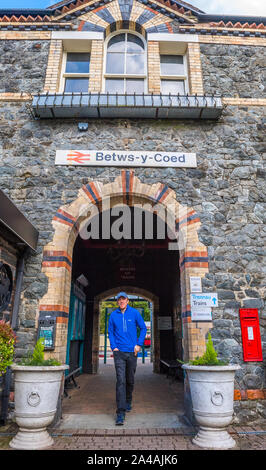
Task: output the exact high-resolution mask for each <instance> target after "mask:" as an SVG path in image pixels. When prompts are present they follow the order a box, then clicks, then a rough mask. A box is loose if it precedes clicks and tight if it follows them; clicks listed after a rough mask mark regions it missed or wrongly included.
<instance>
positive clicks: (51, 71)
mask: <svg viewBox="0 0 266 470" xmlns="http://www.w3.org/2000/svg"><path fill="white" fill-rule="evenodd" d="M62 57H63V47H62V41H61V40H55V39H53V40H51V44H50V51H49V57H48V63H47V69H46V76H45V84H44V91H49V92H50V93H55V92H57V91H59V85H60V73H61V66H62Z"/></svg>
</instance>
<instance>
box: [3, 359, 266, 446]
mask: <svg viewBox="0 0 266 470" xmlns="http://www.w3.org/2000/svg"><path fill="white" fill-rule="evenodd" d="M77 384H78V388H72V389H71V390H68V393H69V395H68V397H66V398H64V400H63V419H62V420H61V422H60V424H59V426H57V427H56V428H53V429H52V430H50V433H51V435H52V436H53V439H54V445H53V446H52V447H50V448H49V450H86V451H96V450H108V451H114V450H127V451H134V450H139V451H141V450H161V451H167V450H171V451H175V450H189V451H192V450H202V449H200V448H199V447H198V446H196V445H194V444H192V442H191V440H192V438H193V436H194V435H195V434H196V432H197V429H196V428H194V427H192V426H189V425H188V424H187V423H186V421H184V419H183V414H184V410H183V384H182V382H179V381H172V380H171V379H167V378H166V376H165V375H162V374H153V373H152V365H151V364H150V363H146V364H142V363H141V359H139V362H138V366H137V372H136V376H135V389H134V401H133V406H134V408H133V410H132V411H131V412H130V413H127V415H126V422H125V424H124V426H121V427H118V426H115V421H114V419H115V371H114V367H113V362H112V360H111V361H110V360H109V361H108V364H103V363H101V365H100V370H99V374H98V375H87V374H84V375H82V376H80V377H78V378H77ZM16 430H17V426H16V424H14V423H12V424H11V425H8V426H6V427H5V428H4V427H0V449H1V450H11V449H10V448H9V446H8V443H9V441H10V440H11V438H12V436H13V435H14V434H15V433H16ZM229 432H230V434H231V435H232V437H233V438H234V439H235V441H236V446H235V447H234V448H233V449H232V450H265V449H266V426H265V427H262V426H249V427H245V428H242V427H239V426H238V427H230V428H229Z"/></svg>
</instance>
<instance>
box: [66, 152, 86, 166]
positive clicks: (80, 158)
mask: <svg viewBox="0 0 266 470" xmlns="http://www.w3.org/2000/svg"><path fill="white" fill-rule="evenodd" d="M70 152H72V153H68V154H67V157H70V158H67V160H69V161H71V160H72V161H74V162H77V163H84V162H85V161H86V160H89V161H90V154H89V153H82V152H79V151H78V150H70ZM86 157H89V158H86Z"/></svg>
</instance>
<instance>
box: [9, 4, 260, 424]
mask: <svg viewBox="0 0 266 470" xmlns="http://www.w3.org/2000/svg"><path fill="white" fill-rule="evenodd" d="M240 13H241V12H240ZM119 34H131V37H132V36H134V37H136V38H137V39H136V41H137V42H138V41H139V40H141V41H142V42H143V44H144V54H145V59H144V60H145V64H146V67H145V69H143V73H142V75H141V79H142V80H143V84H141V86H143V87H144V88H143V93H144V94H143V96H144V95H145V96H149V97H152V99H154V100H156V99H157V98H158V97H159V99H160V100H163V99H166V98H162V95H164V96H165V97H167V95H168V93H167V92H165V91H163V90H165V88H164V89H163V85H164V86H166V87H167V84H165V82H166V81H167V80H168V85H169V79H171V80H172V82H171V85H172V84H173V83H174V82H176V86H177V88H176V90H177V92H176V93H173V94H174V95H175V96H176V99H178V100H179V101H177V102H176V104H175V105H174V106H173V105H172V104H171V97H170V104H169V101H168V105H167V106H166V105H165V104H164V102H163V101H161V103H162V104H160V105H158V104H157V105H155V104H154V105H153V102H152V105H151V106H150V107H149V112H148V114H147V113H146V114H145V112H146V111H145V110H146V108H145V106H143V104H142V105H140V106H137V105H136V104H132V102H131V104H128V102H127V104H126V105H125V106H124V108H123V109H122V108H121V106H118V105H117V102H115V104H113V108H112V113H113V114H112V113H111V114H109V115H108V113H107V114H106V109H107V108H106V106H104V105H101V104H100V101H98V104H97V106H95V105H92V103H93V97H94V98H95V97H97V99H98V100H100V98H99V97H101V96H102V97H103V96H106V90H107V86H109V85H107V82H108V80H112V79H113V80H115V79H118V78H119V73H118V72H117V71H116V72H115V73H113V74H110V75H108V73H106V68H105V67H106V58H107V54H108V48H107V47H108V46H107V44H108V41H109V40H110V38H115V37H116V36H117V35H119ZM114 44H115V41H114ZM265 44H266V42H265V21H264V19H263V18H253V19H251V18H247V17H237V18H234V17H230V18H227V17H221V16H219V15H206V14H204V13H203V12H201V11H200V10H198V9H197V8H194V7H193V6H192V5H189V4H187V3H185V2H179V1H169V0H167V1H165V0H149V1H146V0H145V1H144V0H108V1H107V0H105V1H103V2H95V1H88V0H73V1H72V2H67V1H63V2H60V3H58V4H57V5H54V6H53V7H50V8H48V9H46V10H40V11H22V12H21V14H18V12H16V15H14V14H12V12H11V11H2V13H1V11H0V58H1V59H0V60H1V71H0V112H1V118H0V136H1V142H0V145H1V147H0V154H1V167H0V175H1V189H2V190H3V191H4V192H5V194H6V195H8V196H9V197H10V198H11V199H12V201H14V203H15V204H16V206H17V207H18V208H19V209H20V210H21V211H22V212H23V213H24V214H25V216H26V217H27V218H28V219H29V221H30V222H31V223H32V224H33V225H34V226H35V227H36V228H37V230H38V232H39V240H38V246H37V251H36V253H29V254H28V256H27V259H26V261H25V269H24V279H23V289H22V294H21V301H20V311H19V329H18V331H17V336H18V344H17V348H16V356H17V357H18V358H19V357H21V356H22V355H25V353H27V351H28V350H29V349H31V348H32V347H33V345H34V343H35V341H36V333H37V329H38V321H39V319H40V318H43V317H45V315H48V314H49V315H52V316H53V317H54V318H55V319H56V338H55V348H54V350H53V351H52V352H51V353H49V352H47V355H49V354H52V355H53V356H56V357H58V358H59V359H61V360H62V361H65V360H66V345H67V336H68V314H69V308H70V290H71V283H72V282H73V267H74V256H75V255H74V253H75V247H76V246H77V243H76V241H77V237H78V233H79V227H80V224H81V223H82V222H83V221H84V217H85V216H84V213H85V214H88V213H89V212H90V210H91V207H92V206H93V205H94V206H97V207H100V206H101V204H102V202H103V200H104V198H106V197H109V198H110V201H111V207H113V205H114V204H117V203H119V204H128V205H129V206H131V207H134V205H136V204H144V203H151V204H152V205H153V204H154V203H155V202H156V203H160V204H162V206H164V207H168V206H171V205H172V206H173V207H175V208H176V209H177V211H178V214H179V217H178V219H176V227H177V228H178V230H179V232H180V234H181V235H182V236H183V232H184V234H185V235H184V236H185V237H186V243H185V246H184V247H183V248H182V249H181V250H180V252H179V254H178V255H177V254H176V253H175V254H173V257H174V256H176V271H175V270H174V269H173V273H175V274H173V276H172V278H173V279H175V280H176V288H175V287H172V292H171V296H172V298H173V300H172V301H171V302H172V303H171V304H170V303H169V304H167V306H166V307H165V308H166V309H167V308H168V309H171V314H172V318H173V319H175V320H176V321H175V322H174V330H173V337H171V342H174V341H175V339H177V337H178V338H180V337H181V336H182V347H181V349H182V357H179V358H180V359H185V360H187V359H192V358H195V357H196V356H198V355H200V354H202V353H203V352H204V349H205V340H206V334H207V332H208V331H209V330H210V331H211V334H212V338H213V341H214V345H215V347H216V349H217V351H218V353H219V356H220V357H221V358H229V360H230V362H233V363H235V362H236V363H239V364H241V366H242V368H241V370H240V372H238V373H237V374H236V383H235V412H236V415H235V422H236V423H250V422H254V421H255V422H260V421H261V420H262V419H264V418H265V407H264V405H265V401H264V399H265V377H264V375H265V371H264V367H263V366H264V364H263V361H261V360H258V361H257V360H256V361H254V360H253V361H244V360H243V341H242V334H241V324H240V315H239V310H240V309H241V308H244V309H256V310H258V316H259V326H260V335H261V343H262V346H264V348H265V168H264V166H263V150H264V143H263V140H264V135H265V134H264V132H265V128H264V127H263V125H264V111H265V104H266V99H265V94H264V93H265V91H264V83H263V64H264V61H265V52H264V51H265ZM80 53H83V54H86V53H88V54H90V59H89V60H90V69H89V73H87V72H83V73H79V75H73V70H72V73H71V72H70V73H67V67H66V64H67V61H68V56H67V54H72V57H73V55H74V54H80ZM162 56H166V57H168V59H167V60H168V62H166V63H169V61H170V63H171V60H173V57H174V56H177V57H182V58H183V59H182V64H183V68H182V70H181V69H180V68H179V69H178V72H175V73H174V74H171V73H170V74H168V73H167V72H166V73H163V72H162V70H163V68H162V63H163V62H162V58H161V57H162ZM171 58H172V59H171ZM180 70H181V72H180ZM168 75H171V76H170V77H169V76H168ZM120 78H121V77H120ZM139 78H140V77H139V76H138V74H136V73H132V74H131V75H130V74H129V77H128V76H126V75H124V76H123V80H130V79H131V80H133V81H134V80H135V82H136V81H137V79H139ZM71 79H72V80H75V79H77V80H81V79H83V82H82V83H83V84H85V86H87V89H86V90H85V91H84V89H82V90H80V91H82V92H83V96H81V94H80V92H79V90H78V89H77V88H72V91H74V95H73V94H71V93H72V91H71V92H70V94H68V92H66V91H65V89H66V88H64V87H66V86H67V85H66V83H67V80H70V82H69V83H71ZM86 80H87V85H86V83H85V82H86ZM69 86H70V87H71V86H73V82H72V85H71V84H70V85H69ZM77 86H79V84H77ZM82 86H83V85H82ZM119 86H120V85H119ZM126 86H128V85H127V84H126ZM136 86H137V85H136ZM74 87H75V85H74ZM105 87H106V88H105ZM180 87H181V88H180ZM182 87H183V88H182ZM109 90H110V89H109ZM180 90H181V92H180ZM116 91H117V90H116V89H115V91H114V93H113V96H116ZM126 91H127V89H126ZM178 93H179V95H178ZM130 94H131V96H133V97H134V92H131V93H130V91H129V92H128V95H130ZM161 94H162V95H161ZM111 95H112V90H111V92H110V96H111ZM124 95H125V93H124ZM141 95H142V92H141V93H140V96H141ZM69 96H70V97H72V102H71V105H69V102H68V105H65V102H64V97H69ZM76 97H78V99H79V100H80V101H79V105H76V107H75V98H76ZM84 97H85V98H86V97H87V100H88V101H87V102H86V103H85V104H84V103H83V101H82V99H84ZM177 97H178V98H177ZM181 97H182V99H181ZM168 98H169V97H167V99H168ZM207 98H209V101H207ZM73 100H74V102H73ZM204 100H205V101H204ZM195 103H197V104H196V105H195ZM153 108H156V113H155V114H154V115H153V114H149V113H151V109H153ZM166 108H167V111H165V109H166ZM195 109H196V111H197V112H196V113H194V114H193V112H194V111H195ZM95 110H96V111H95ZM94 111H95V113H96V115H95V117H93V114H91V115H90V112H91V113H93V112H94ZM178 112H179V114H178ZM86 113H87V114H86ZM97 113H98V114H97ZM171 113H172V114H171ZM175 113H177V114H175ZM132 116H133V118H132ZM160 116H161V117H160ZM80 122H82V123H85V124H87V127H86V130H85V131H84V132H82V131H80V127H79V126H78V123H80ZM70 149H75V151H80V152H82V151H84V150H85V149H87V150H88V149H97V150H101V149H106V150H109V151H110V153H111V152H112V151H114V150H115V149H120V151H123V152H130V151H137V150H141V151H142V152H158V153H161V154H166V155H167V154H169V152H172V153H173V152H177V153H182V152H183V153H184V152H185V153H195V154H196V160H197V165H196V167H191V168H189V167H173V166H164V167H145V166H138V167H135V168H133V167H130V165H128V166H124V167H123V166H116V165H113V166H111V165H108V166H106V165H105V166H104V165H103V166H86V165H55V155H56V151H57V150H70ZM84 208H85V209H84ZM101 210H102V209H100V211H101ZM84 211H85V212H84ZM86 217H88V215H86ZM86 217H85V219H86ZM92 248H93V247H92ZM1 249H2V250H3V249H4V248H1ZM78 253H79V255H78V256H82V252H81V251H79V252H78ZM90 253H91V254H92V252H90ZM95 253H96V251H95V252H94V254H95ZM168 255H169V253H168ZM95 256H96V254H95ZM154 256H155V255H154ZM162 256H163V255H162ZM165 259H166V258H165ZM167 259H168V258H167ZM96 261H97V260H96ZM96 261H95V262H96ZM159 262H161V261H158V263H159ZM171 262H172V261H171ZM75 263H77V257H76V258H75ZM103 263H104V261H103ZM169 263H170V261H169ZM166 264H167V263H166ZM93 266H94V265H93ZM103 266H104V264H102V265H101V267H103ZM94 269H96V268H95V266H94ZM152 269H155V270H156V269H157V270H160V265H159V264H158V265H157V266H154V265H153V268H152ZM164 269H165V273H166V276H167V269H166V267H165V268H164ZM177 272H178V273H177ZM149 276H153V273H152V272H151V273H150V274H149ZM175 276H177V277H176V278H175ZM192 276H198V277H200V278H201V280H202V289H203V292H216V293H217V294H218V300H219V304H218V307H215V308H213V309H212V320H209V321H193V319H192V315H191V305H190V303H191V302H190V294H191V291H190V277H192ZM99 277H100V275H99ZM144 277H145V276H144V275H143V279H142V281H141V282H139V283H138V278H136V279H135V280H134V282H133V283H130V282H122V281H121V280H120V281H113V284H112V281H110V282H105V283H102V285H100V283H99V287H98V288H97V289H96V288H95V290H94V291H93V290H92V291H89V290H88V292H87V298H88V300H89V303H88V307H87V317H90V318H91V320H87V322H86V328H87V330H86V331H87V333H88V334H90V338H91V339H90V342H89V343H88V344H87V346H85V351H87V353H88V356H90V361H89V362H90V364H89V365H88V366H87V372H90V373H91V372H92V373H96V372H97V354H98V349H97V347H98V346H97V345H98V342H99V339H98V322H97V315H98V307H97V305H98V304H97V302H96V300H95V299H97V301H100V300H101V299H103V298H106V296H108V295H109V294H110V293H113V292H114V291H115V290H116V289H117V288H118V287H124V288H127V289H128V290H129V291H132V293H133V292H134V293H139V294H141V293H142V294H143V296H144V297H146V298H149V300H151V301H152V302H153V303H154V315H155V316H156V315H158V316H164V315H166V313H165V312H162V307H160V305H164V303H163V302H164V299H162V298H161V297H163V294H160V292H158V288H157V290H156V292H155V291H153V290H152V285H151V286H150V287H148V286H149V282H148V281H146V282H145V279H144ZM171 282H172V281H171ZM171 282H170V280H169V285H170V284H171ZM158 283H160V281H158ZM171 285H172V284H171ZM165 289H166V290H165V292H167V288H166V287H165ZM167 295H168V294H167ZM160 296H161V297H160ZM158 299H159V300H158ZM89 332H90V333H89ZM154 333H155V344H154V349H155V370H156V371H157V372H158V371H159V359H160V357H163V356H164V354H165V355H166V356H167V353H168V351H167V346H166V345H165V344H166V343H167V342H168V339H167V338H166V339H165V338H164V337H163V334H164V333H163V332H160V331H155V332H154ZM171 334H172V333H171ZM175 335H176V336H175ZM86 347H87V349H86ZM173 350H174V351H175V352H176V349H175V345H173ZM164 351H165V353H164ZM263 351H265V349H263ZM173 354H174V356H173V358H175V357H176V356H175V353H173Z"/></svg>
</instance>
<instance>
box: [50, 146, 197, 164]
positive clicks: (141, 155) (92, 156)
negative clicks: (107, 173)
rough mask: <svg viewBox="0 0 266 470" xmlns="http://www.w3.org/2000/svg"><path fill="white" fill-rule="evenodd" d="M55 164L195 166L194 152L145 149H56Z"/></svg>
mask: <svg viewBox="0 0 266 470" xmlns="http://www.w3.org/2000/svg"><path fill="white" fill-rule="evenodd" d="M55 165H81V166H123V167H125V166H129V167H138V166H141V167H179V168H184V167H187V168H195V167H196V166H197V161H196V154H195V153H184V152H167V151H156V152H146V151H145V150H138V151H131V150H57V151H56V157H55Z"/></svg>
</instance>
